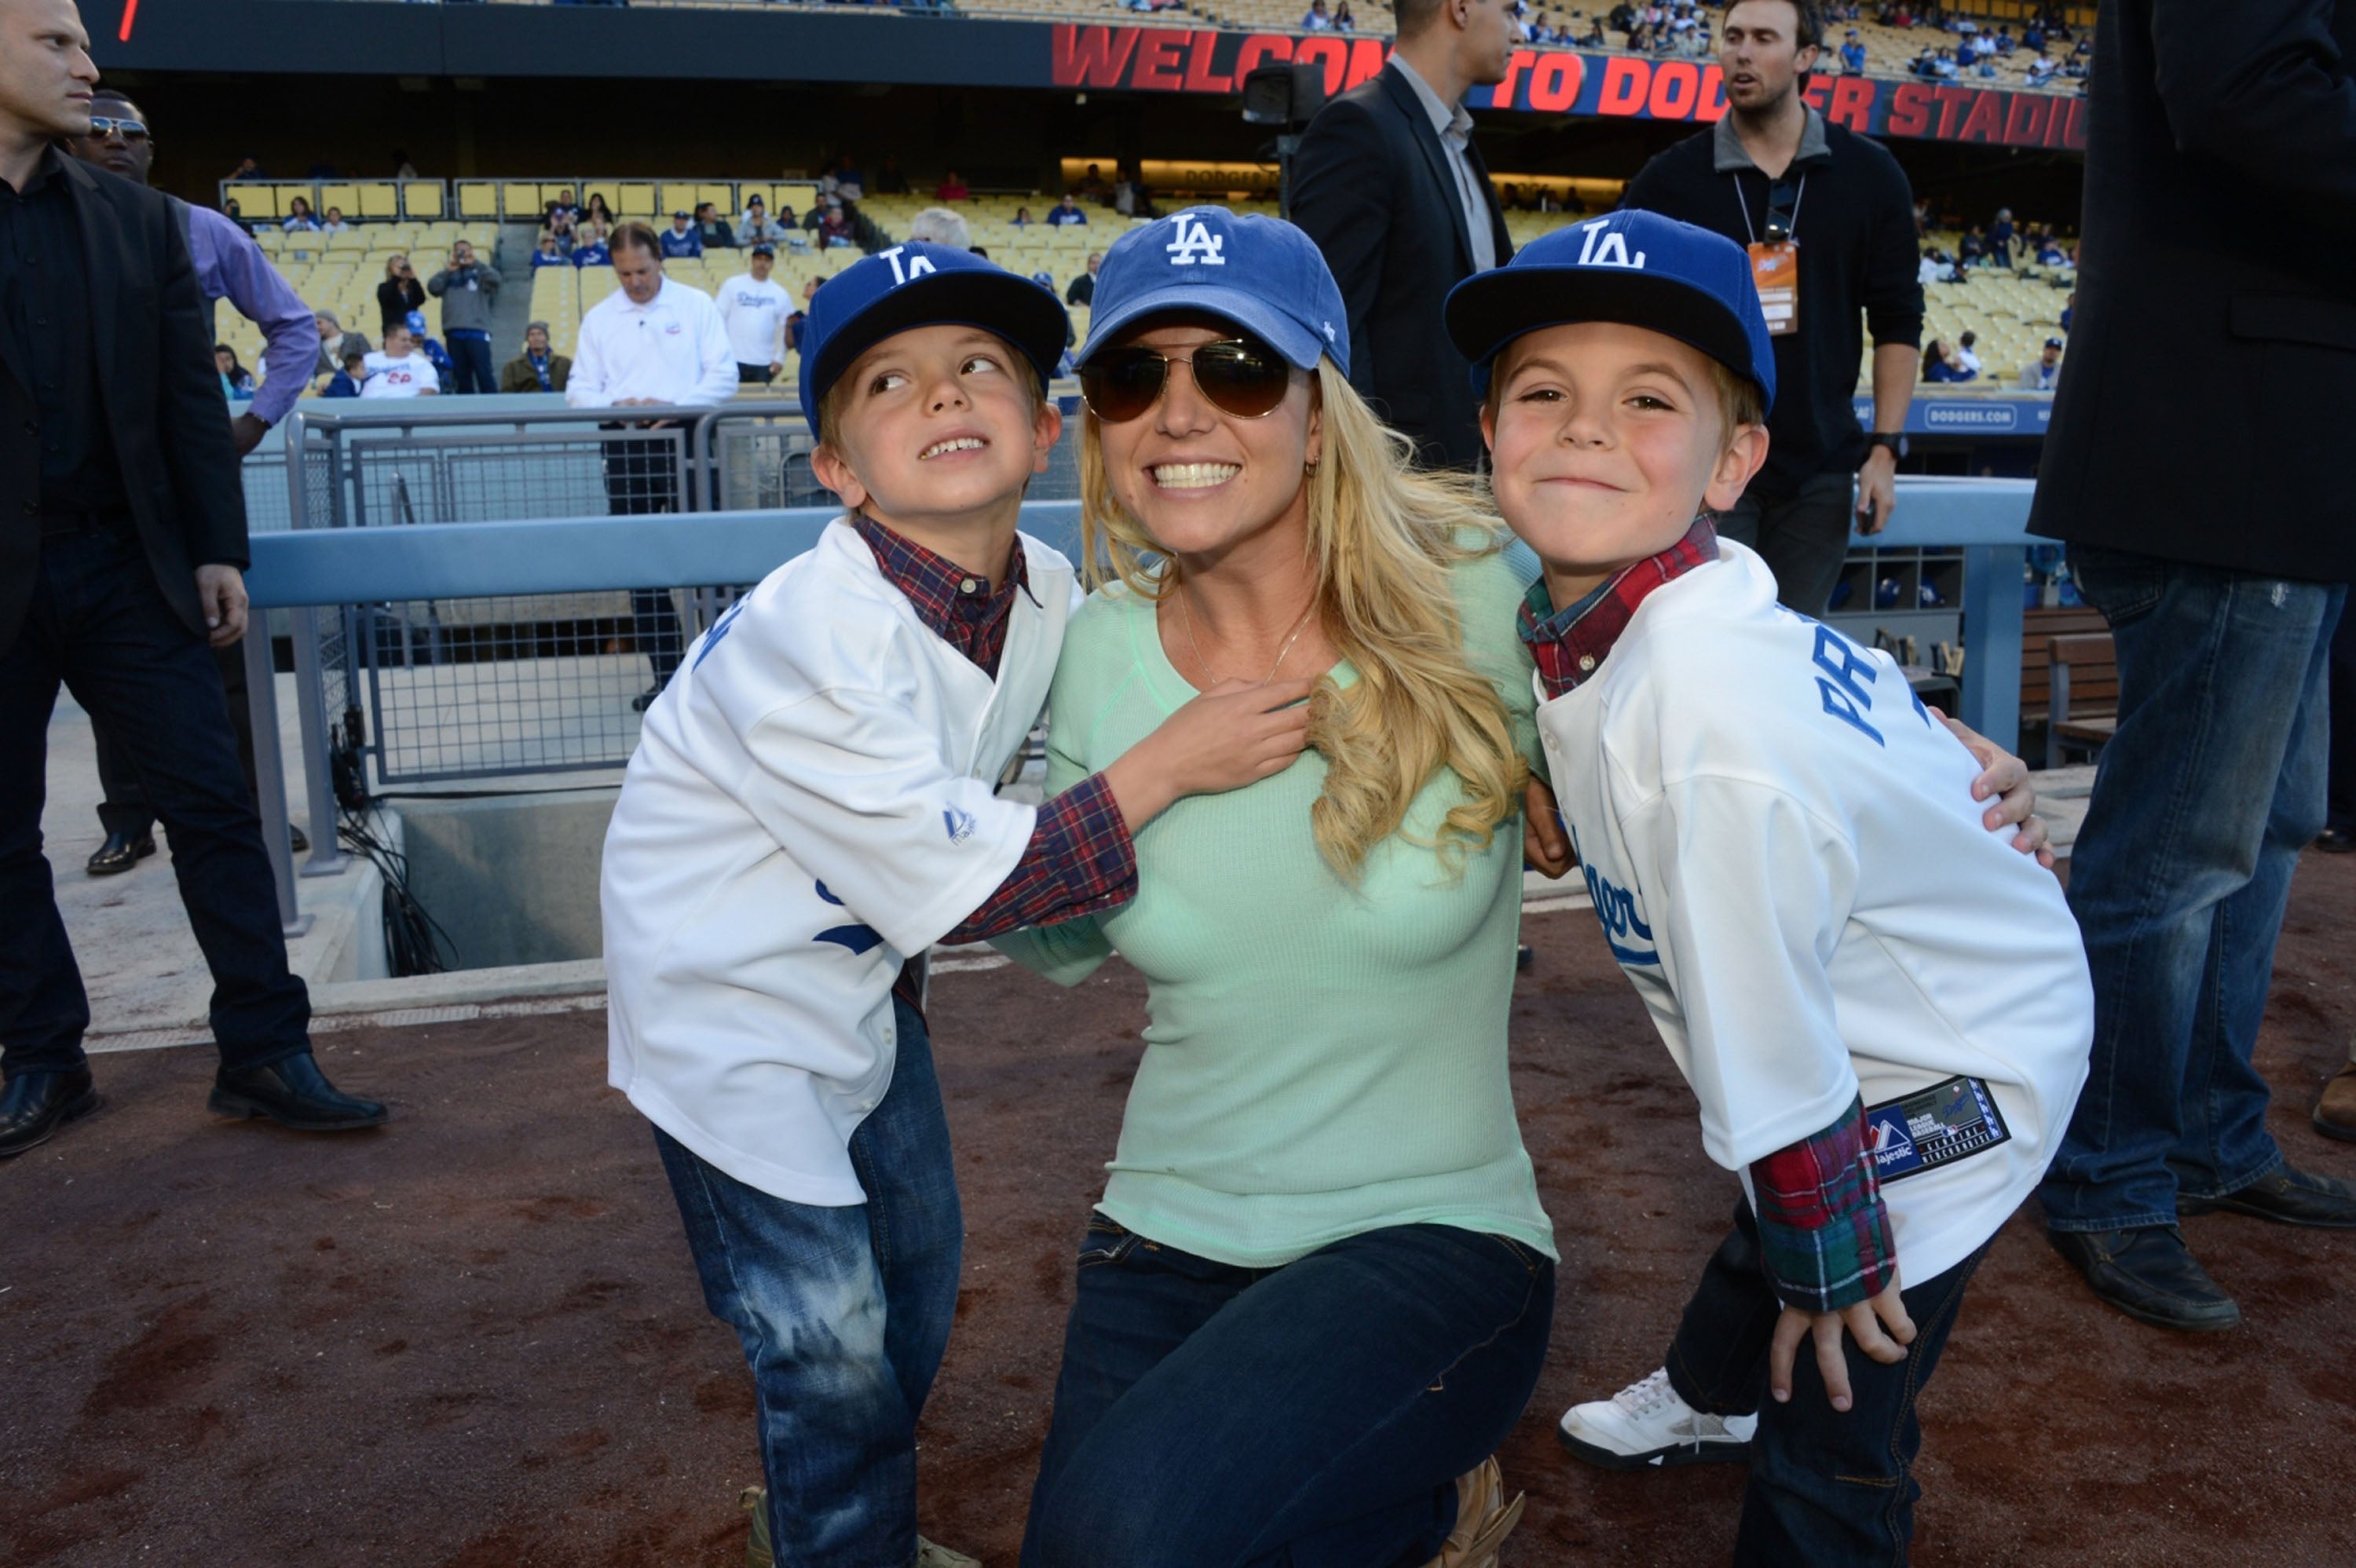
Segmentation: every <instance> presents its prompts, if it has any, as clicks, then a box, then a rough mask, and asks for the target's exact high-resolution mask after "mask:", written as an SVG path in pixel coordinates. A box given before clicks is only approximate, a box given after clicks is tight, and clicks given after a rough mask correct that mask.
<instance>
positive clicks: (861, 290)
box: [801, 240, 1071, 440]
mask: <svg viewBox="0 0 2356 1568" xmlns="http://www.w3.org/2000/svg"><path fill="white" fill-rule="evenodd" d="M919 326H973V327H979V328H980V329H981V330H982V331H984V332H988V333H993V334H995V335H996V336H1000V337H1002V338H1004V339H1005V340H1006V341H1007V342H1009V343H1011V344H1012V345H1013V346H1014V347H1015V348H1016V349H1017V350H1019V351H1020V352H1021V353H1022V355H1023V357H1024V358H1026V359H1028V360H1030V362H1031V368H1032V369H1033V371H1035V372H1036V373H1037V374H1038V377H1039V389H1040V393H1041V395H1042V396H1043V397H1044V395H1045V393H1046V389H1047V383H1048V381H1049V380H1050V379H1052V378H1053V377H1054V375H1055V363H1056V361H1057V360H1059V359H1061V358H1062V357H1063V354H1064V341H1065V337H1066V334H1068V333H1069V331H1070V329H1071V322H1070V318H1069V317H1067V316H1066V315H1065V314H1064V305H1063V302H1062V301H1061V300H1058V299H1057V298H1056V297H1055V293H1054V292H1053V291H1052V290H1049V289H1043V288H1041V287H1040V286H1039V285H1038V284H1036V283H1033V282H1032V281H1031V280H1030V279H1028V278H1023V277H1018V276H1016V275H1015V274H1014V273H1012V272H1008V271H1006V270H1005V269H1004V268H1002V267H1000V266H998V265H997V264H995V263H994V262H991V261H984V260H983V259H982V258H980V257H979V256H976V255H975V254H973V253H972V252H971V251H960V250H958V249H956V248H954V247H952V246H948V245H927V244H925V243H923V242H921V241H918V240H909V241H907V242H906V243H905V244H900V245H894V246H893V247H892V248H891V249H890V250H888V251H877V252H876V253H875V254H873V256H863V257H862V258H860V259H859V260H858V261H855V262H853V263H852V264H851V265H850V266H848V267H845V268H844V269H843V270H842V271H841V272H838V273H836V274H835V275H834V276H833V277H832V278H831V279H830V280H828V282H827V284H826V286H825V287H824V288H822V289H820V290H819V292H818V293H814V294H812V295H811V296H810V300H809V314H808V315H807V316H806V317H805V318H804V320H803V322H802V330H801V354H802V375H801V402H802V417H803V418H804V419H806V420H808V421H809V427H810V433H811V434H812V435H813V436H817V437H818V438H819V439H820V440H824V439H825V432H822V431H821V430H819V402H820V401H821V400H823V399H824V398H825V397H826V394H827V391H828V389H830V388H831V387H832V386H833V385H834V383H835V382H836V381H838V380H839V379H841V377H842V373H843V372H844V371H846V370H848V369H850V368H851V361H852V360H854V359H857V358H858V357H860V356H861V355H862V354H864V353H866V352H867V351H868V350H869V349H870V348H873V347H875V345H877V344H878V343H881V342H883V339H885V338H887V337H889V336H892V335H893V334H894V333H896V332H906V331H908V330H910V329H911V328H914V327H919Z"/></svg>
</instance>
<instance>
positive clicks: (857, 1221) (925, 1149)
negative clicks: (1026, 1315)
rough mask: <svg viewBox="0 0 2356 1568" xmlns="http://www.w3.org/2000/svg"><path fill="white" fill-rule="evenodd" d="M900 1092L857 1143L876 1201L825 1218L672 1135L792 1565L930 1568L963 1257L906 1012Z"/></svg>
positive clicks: (703, 1265) (854, 1154)
mask: <svg viewBox="0 0 2356 1568" xmlns="http://www.w3.org/2000/svg"><path fill="white" fill-rule="evenodd" d="M893 1007H894V1012H895V1015H896V1018H897V1022H898V1032H899V1051H898V1060H897V1061H896V1062H895V1063H894V1066H893V1070H892V1087H891V1089H890V1090H889V1091H888V1092H887V1093H885V1094H884V1096H883V1103H882V1104H879V1105H877V1106H876V1107H875V1109H874V1111H873V1114H871V1115H869V1116H868V1118H867V1119H866V1120H865V1121H864V1122H862V1123H861V1124H860V1125H859V1130H858V1131H857V1132H855V1133H853V1134H852V1135H851V1165H852V1166H853V1168H855V1169H856V1170H857V1171H858V1173H859V1183H860V1185H861V1186H862V1187H863V1188H864V1189H866V1191H867V1201H866V1202H865V1203H862V1204H858V1205H854V1206H852V1207H850V1208H840V1209H837V1208H821V1207H819V1206H817V1205H813V1204H808V1203H792V1202H788V1201H787V1200H785V1199H782V1198H776V1197H772V1196H771V1195H770V1194H768V1193H766V1192H763V1191H760V1190H759V1189H755V1188H751V1187H747V1186H745V1185H744V1183H743V1182H741V1181H738V1180H736V1179H734V1178H733V1177H730V1176H728V1175H726V1174H725V1173H723V1172H722V1171H721V1170H719V1169H718V1168H715V1167H713V1166H712V1165H709V1164H707V1163H705V1162H704V1161H703V1160H702V1159H701V1158H699V1157H697V1156H696V1155H694V1154H693V1153H691V1152H690V1151H689V1150H688V1148H687V1147H686V1146H684V1145H682V1144H681V1143H680V1142H679V1141H678V1140H677V1139H675V1138H673V1137H671V1136H669V1134H667V1133H665V1132H663V1131H662V1129H660V1128H659V1127H658V1128H656V1129H655V1143H656V1145H657V1147H659V1148H660V1149H661V1151H662V1161H663V1169H664V1172H665V1173H666V1174H668V1175H669V1178H670V1185H671V1191H672V1193H673V1195H674V1196H675V1197H677V1198H678V1200H679V1212H680V1219H681V1220H683V1221H686V1223H687V1240H688V1244H689V1246H690V1247H691V1248H692V1249H693V1250H694V1253H695V1267H696V1272H697V1273H698V1274H699V1275H701V1276H702V1280H703V1299H704V1303H705V1305H706V1306H708V1307H711V1308H712V1316H713V1317H718V1318H719V1319H720V1320H721V1321H722V1322H723V1323H726V1324H727V1325H728V1326H729V1327H730V1328H734V1329H735V1330H736V1337H737V1338H738V1339H740V1340H742V1341H743V1342H744V1359H745V1360H746V1361H747V1362H749V1363H750V1364H751V1366H752V1369H753V1384H754V1390H755V1399H756V1400H757V1402H758V1412H757V1413H758V1419H759V1422H760V1431H761V1466H762V1469H763V1471H764V1473H765V1474H766V1477H767V1478H768V1485H769V1538H770V1540H771V1541H774V1542H776V1553H777V1560H778V1561H779V1562H780V1563H789V1564H791V1565H792V1568H908V1565H909V1564H911V1563H914V1562H916V1417H917V1416H918V1415H920V1414H921V1413H923V1412H924V1408H925V1396H926V1394H927V1393H929V1392H932V1386H933V1374H934V1373H936V1372H937V1371H939V1370H940V1365H941V1352H942V1351H943V1350H944V1349H946V1348H947V1347H948V1339H949V1321H950V1319H951V1318H953V1317H955V1316H956V1315H957V1292H958V1261H959V1258H960V1256H961V1254H962V1252H963V1248H964V1244H965V1231H964V1221H963V1220H962V1218H961V1216H960V1214H959V1211H958V1191H957V1175H956V1172H955V1171H954V1170H953V1169H952V1168H951V1167H950V1164H949V1129H948V1120H947V1118H946V1117H945V1116H944V1115H942V1112H941V1091H940V1083H939V1082H938V1080H937V1079H936V1078H935V1077H934V1075H933V1052H932V1046H931V1043H930V1041H929V1040H928V1039H927V1038H926V1032H925V1020H924V1019H923V1018H922V1017H921V1016H919V1015H918V1014H917V1013H916V1011H914V1010H913V1009H912V1008H909V1007H908V1006H907V1004H906V1003H905V1002H901V1001H899V1000H897V999H896V998H895V999H894V1003H893Z"/></svg>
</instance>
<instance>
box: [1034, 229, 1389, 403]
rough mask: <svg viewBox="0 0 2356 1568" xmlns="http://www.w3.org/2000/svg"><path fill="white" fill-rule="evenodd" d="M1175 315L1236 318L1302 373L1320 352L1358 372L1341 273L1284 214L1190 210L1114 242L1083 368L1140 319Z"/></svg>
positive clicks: (1081, 358)
mask: <svg viewBox="0 0 2356 1568" xmlns="http://www.w3.org/2000/svg"><path fill="white" fill-rule="evenodd" d="M1173 310H1193V311H1201V312H1204V313H1205V314H1206V315H1215V316H1217V317H1219V318H1220V319H1221V320H1223V321H1231V322H1233V323H1235V324H1236V325H1237V326H1240V327H1242V328H1243V329H1244V330H1245V331H1247V332H1248V333H1250V334H1252V335H1253V336H1256V337H1258V338H1260V339H1261V340H1262V341H1264V342H1266V343H1267V345H1268V346H1269V347H1270V348H1273V349H1275V350H1276V351H1277V352H1278V353H1279V354H1281V355H1282V356H1284V357H1285V360H1286V362H1287V363H1289V364H1290V365H1291V366H1292V367H1293V368H1295V369H1300V370H1313V369H1315V368H1317V359H1318V357H1319V356H1320V355H1324V356H1328V357H1331V358H1332V359H1333V363H1334V364H1335V365H1337V366H1339V367H1341V368H1342V369H1343V370H1344V371H1347V370H1348V369H1349V368H1350V317H1349V313H1348V312H1347V311H1346V310H1344V308H1343V305H1342V291H1341V289H1340V287H1339V286H1337V285H1336V284H1335V283H1334V282H1333V270H1332V269H1331V268H1329V267H1327V266H1326V265H1325V258H1324V256H1323V254H1322V253H1321V252H1320V251H1318V249H1317V242H1316V241H1315V240H1312V239H1310V238H1309V236H1308V235H1306V234H1304V233H1302V232H1301V230H1300V229H1296V228H1294V227H1293V226H1292V225H1291V224H1290V223H1287V222H1285V221H1284V220H1283V219H1280V218H1261V217H1259V216H1258V215H1256V214H1252V213H1235V212H1230V211H1228V210H1227V209H1226V208H1224V207H1190V208H1186V209H1185V210H1184V211H1183V212H1173V213H1172V214H1171V215H1170V216H1169V217H1167V218H1164V219H1160V220H1158V221H1156V222H1153V223H1149V224H1147V225H1146V226H1145V227H1144V228H1142V229H1130V231H1129V232H1128V233H1126V234H1124V235H1122V236H1121V237H1120V238H1119V239H1118V240H1114V241H1113V242H1112V248H1111V249H1110V250H1108V251H1106V252H1105V259H1104V265H1103V266H1101V267H1099V268H1098V270H1097V289H1096V295H1095V298H1094V301H1093V308H1092V309H1091V310H1090V311H1089V313H1088V340H1087V343H1086V344H1084V345H1083V346H1082V347H1081V348H1080V352H1079V353H1078V355H1076V357H1075V358H1074V363H1075V364H1081V365H1085V364H1086V363H1087V359H1088V356H1090V355H1092V354H1094V353H1095V352H1096V351H1097V350H1098V349H1099V348H1102V347H1104V346H1105V345H1106V344H1108V343H1109V342H1111V341H1112V339H1113V337H1114V336H1116V335H1117V334H1119V332H1121V331H1122V330H1123V329H1125V328H1126V327H1127V326H1128V325H1130V323H1131V322H1134V321H1136V320H1137V319H1138V318H1139V317H1140V316H1144V315H1155V314H1158V313H1160V312H1162V311H1173Z"/></svg>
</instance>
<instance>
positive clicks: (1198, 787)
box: [1104, 678, 1317, 833]
mask: <svg viewBox="0 0 2356 1568" xmlns="http://www.w3.org/2000/svg"><path fill="white" fill-rule="evenodd" d="M1316 688H1317V682H1316V680H1315V679H1313V678H1312V679H1307V680H1286V681H1278V682H1276V683H1275V684H1273V685H1269V686H1255V685H1253V684H1252V683H1251V682H1249V681H1246V680H1223V681H1221V682H1220V683H1219V684H1218V685H1216V686H1215V687H1213V688H1211V689H1210V690H1208V691H1205V692H1204V693H1203V694H1202V695H1201V696H1199V697H1196V698H1195V699H1194V700H1193V701H1191V702H1189V703H1187V704H1186V705H1185V706H1184V707H1183V708H1181V709H1178V711H1177V712H1175V713H1173V714H1172V715H1171V716H1170V717H1169V718H1167V719H1164V720H1162V723H1161V726H1160V727H1159V728H1158V729H1156V730H1155V731H1153V733H1152V734H1151V735H1148V736H1147V737H1146V738H1145V739H1144V740H1142V741H1139V742H1138V743H1137V744H1135V745H1134V746H1131V747H1130V749H1129V750H1128V751H1126V752H1122V753H1121V754H1120V756H1119V758H1118V759H1117V760H1116V761H1115V762H1114V763H1112V765H1111V766H1110V767H1108V768H1107V769H1105V771H1104V773H1105V782H1106V783H1107V784H1109V785H1111V786H1112V795H1113V800H1114V801H1115V803H1116V804H1118V805H1119V806H1120V815H1121V817H1122V819H1123V820H1124V821H1126V822H1127V823H1128V824H1129V829H1130V832H1131V833H1134V832H1136V831H1137V830H1138V829H1139V828H1141V827H1144V826H1145V824H1146V823H1147V822H1148V821H1150V820H1151V818H1153V817H1155V816H1159V815H1161V813H1162V810H1163V809H1164V808H1166V807H1167V806H1168V805H1170V804H1171V803H1172V802H1173V801H1175V800H1178V799H1180V798H1182V797H1183V796H1186V795H1219V794H1223V793H1224V792H1226V791H1227V790H1231V789H1241V788H1242V787H1243V786H1244V785H1246V784H1257V783H1258V782H1259V781H1260V780H1261V779H1264V778H1268V777H1269V776H1270V775H1272V774H1275V773H1282V772H1283V771H1284V770H1285V769H1287V768H1289V767H1290V766H1291V765H1292V763H1293V760H1294V759H1295V758H1297V757H1299V756H1300V755H1301V748H1303V747H1304V746H1306V745H1307V744H1308V743H1309V704H1308V698H1309V695H1310V693H1312V691H1314V690H1316Z"/></svg>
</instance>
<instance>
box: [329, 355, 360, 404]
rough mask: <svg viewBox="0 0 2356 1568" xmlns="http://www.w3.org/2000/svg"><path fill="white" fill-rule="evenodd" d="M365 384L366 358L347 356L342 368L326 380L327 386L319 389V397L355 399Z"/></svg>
mask: <svg viewBox="0 0 2356 1568" xmlns="http://www.w3.org/2000/svg"><path fill="white" fill-rule="evenodd" d="M367 382H368V356H367V355H366V354H347V355H345V356H344V361H343V367H342V368H340V369H338V370H337V371H336V372H335V374H333V375H331V376H329V377H328V378H327V385H326V386H324V387H322V388H320V389H319V395H320V396H321V397H323V398H357V397H359V395H360V389H361V388H362V387H363V386H365V385H366V384H367Z"/></svg>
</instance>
